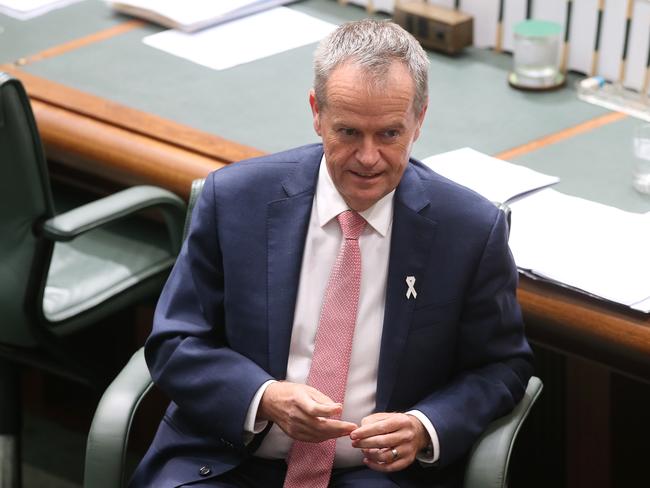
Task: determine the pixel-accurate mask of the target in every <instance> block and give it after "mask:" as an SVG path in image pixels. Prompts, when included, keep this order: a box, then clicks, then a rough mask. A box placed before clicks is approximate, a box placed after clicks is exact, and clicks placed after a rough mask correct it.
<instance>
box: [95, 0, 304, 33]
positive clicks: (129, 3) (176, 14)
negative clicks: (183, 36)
mask: <svg viewBox="0 0 650 488" xmlns="http://www.w3.org/2000/svg"><path fill="white" fill-rule="evenodd" d="M107 1H108V4H109V5H110V6H111V7H113V9H114V10H116V11H118V12H120V13H123V14H128V15H133V16H136V17H141V18H143V19H146V20H149V21H151V22H155V23H157V24H160V25H163V26H165V27H171V28H172V29H179V30H182V31H184V32H194V31H196V30H199V29H204V28H205V27H209V26H212V25H216V24H220V23H224V22H228V21H231V20H233V19H236V18H239V17H244V16H246V15H251V14H253V13H255V12H259V11H261V10H266V9H270V8H272V7H277V6H278V5H283V4H287V3H290V2H292V1H295V0H218V1H206V0H183V1H178V0H123V1H119V0H107Z"/></svg>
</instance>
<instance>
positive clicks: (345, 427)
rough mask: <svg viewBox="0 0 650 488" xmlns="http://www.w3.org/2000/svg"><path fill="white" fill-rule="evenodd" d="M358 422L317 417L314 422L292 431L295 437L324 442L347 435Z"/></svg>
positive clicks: (306, 440) (307, 440)
mask: <svg viewBox="0 0 650 488" xmlns="http://www.w3.org/2000/svg"><path fill="white" fill-rule="evenodd" d="M356 427H357V426H356V424H353V423H351V422H345V421H341V420H331V419H316V420H315V421H313V422H312V423H305V424H303V425H300V426H297V427H296V429H295V430H294V431H293V432H292V433H293V436H292V437H293V438H294V439H297V440H300V441H305V442H322V441H324V440H327V439H336V438H338V437H343V436H347V435H349V434H350V431H351V430H354V429H355V428H356Z"/></svg>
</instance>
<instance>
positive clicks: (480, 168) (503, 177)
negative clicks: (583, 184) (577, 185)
mask: <svg viewBox="0 0 650 488" xmlns="http://www.w3.org/2000/svg"><path fill="white" fill-rule="evenodd" d="M422 162H423V163H424V164H426V165H427V166H429V167H430V168H431V169H432V170H434V171H435V172H436V173H438V174H441V175H442V176H444V177H446V178H449V179H450V180H453V181H455V182H456V183H460V184H461V185H463V186H466V187H467V188H470V189H472V190H474V191H475V192H477V193H480V194H481V195H483V196H484V197H485V198H487V199H488V200H490V201H493V202H501V203H505V202H509V201H512V200H513V199H514V198H515V197H517V196H521V195H524V194H527V193H529V192H531V191H534V190H537V189H540V188H544V187H547V186H549V185H553V184H555V183H557V182H558V181H560V179H559V178H557V177H556V176H548V175H545V174H543V173H538V172H537V171H534V170H532V169H529V168H526V167H524V166H519V165H516V164H512V163H508V162H506V161H503V160H501V159H497V158H493V157H492V156H488V155H486V154H483V153H480V152H478V151H475V150H474V149H470V148H468V147H465V148H463V149H457V150H455V151H450V152H446V153H443V154H438V155H436V156H431V157H429V158H426V159H424V160H423V161H422Z"/></svg>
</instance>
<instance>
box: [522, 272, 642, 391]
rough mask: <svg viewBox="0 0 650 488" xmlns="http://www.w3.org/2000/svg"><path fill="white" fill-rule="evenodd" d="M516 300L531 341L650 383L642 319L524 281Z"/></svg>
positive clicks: (552, 287) (577, 295)
mask: <svg viewBox="0 0 650 488" xmlns="http://www.w3.org/2000/svg"><path fill="white" fill-rule="evenodd" d="M518 297H519V302H520V303H521V306H522V309H523V311H524V318H525V321H526V332H527V335H528V336H529V337H530V339H531V340H533V341H535V342H538V343H540V344H543V345H545V346H547V347H550V348H552V349H555V350H558V351H561V352H563V353H568V354H570V355H576V356H580V357H583V358H588V359H590V360H592V361H596V362H598V363H601V364H605V365H608V366H610V367H611V368H612V369H614V370H616V371H620V372H622V373H624V374H626V375H630V376H634V377H637V378H640V379H643V380H644V381H650V317H649V316H648V315H645V314H642V313H640V312H633V311H631V310H630V309H628V308H626V307H623V306H617V305H614V304H609V303H606V302H601V301H598V300H596V299H592V298H589V297H587V296H585V295H582V294H580V293H577V292H573V291H570V290H566V289H564V288H560V287H558V286H555V285H552V284H548V283H541V282H536V281H534V280H531V279H529V278H522V279H521V281H520V285H519V290H518Z"/></svg>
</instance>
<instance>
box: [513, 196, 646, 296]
mask: <svg viewBox="0 0 650 488" xmlns="http://www.w3.org/2000/svg"><path fill="white" fill-rule="evenodd" d="M510 208H511V210H512V226H511V230H510V248H511V249H512V253H513V255H514V258H515V262H516V263H517V266H518V267H519V268H521V269H524V270H530V271H532V272H533V273H534V274H535V275H538V276H541V277H544V278H547V279H550V280H554V281H558V282H560V283H564V284H566V285H569V286H571V287H574V288H577V289H579V290H583V291H585V292H587V293H591V294H593V295H596V296H598V297H601V298H604V299H606V300H611V301H613V302H617V303H621V304H623V305H627V306H633V305H635V304H637V305H636V306H637V307H641V308H642V307H643V306H645V305H643V301H644V300H647V299H648V298H649V297H650V259H648V257H649V252H650V215H648V214H637V213H632V212H625V211H623V210H620V209H617V208H614V207H609V206H607V205H602V204H599V203H595V202H591V201H589V200H584V199H582V198H577V197H572V196H568V195H565V194H563V193H560V192H558V191H555V190H552V189H545V190H542V191H540V192H537V193H535V194H532V195H529V196H527V197H526V198H522V199H521V200H518V201H516V202H514V203H512V204H510Z"/></svg>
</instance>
